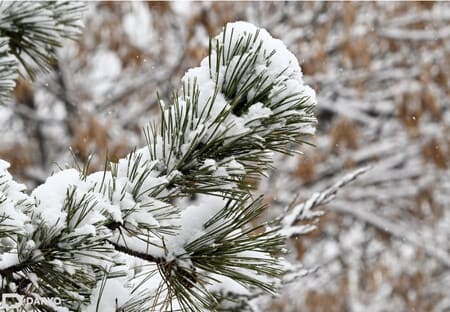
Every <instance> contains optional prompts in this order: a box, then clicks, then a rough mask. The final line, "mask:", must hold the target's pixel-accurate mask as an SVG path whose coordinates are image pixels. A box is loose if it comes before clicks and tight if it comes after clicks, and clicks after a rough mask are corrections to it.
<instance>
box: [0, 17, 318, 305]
mask: <svg viewBox="0 0 450 312" xmlns="http://www.w3.org/2000/svg"><path fill="white" fill-rule="evenodd" d="M315 102H316V99H315V94H314V91H313V90H312V89H311V88H309V87H308V86H306V85H304V84H303V81H302V74H301V70H300V67H299V64H298V61H297V59H296V58H295V56H294V55H293V54H292V53H290V52H289V51H288V50H287V48H286V47H285V46H284V44H283V43H282V42H281V41H280V40H277V39H274V38H272V37H271V36H270V34H269V33H267V32H266V31H265V30H263V29H258V28H257V27H255V26H253V25H251V24H248V23H244V22H237V23H232V24H228V25H227V26H225V27H224V29H223V31H222V33H221V34H219V35H218V36H217V37H215V38H214V39H212V40H211V41H210V49H209V55H208V56H207V57H206V58H205V59H204V60H203V61H202V62H201V65H200V66H199V67H196V68H193V69H191V70H189V71H188V72H187V73H186V74H185V76H184V77H183V79H182V84H181V88H180V90H179V91H178V92H176V93H174V95H173V97H172V99H171V101H170V102H168V103H167V104H166V103H165V102H163V101H160V107H161V122H160V123H159V124H151V125H149V127H148V128H147V129H146V131H145V134H146V137H147V140H148V144H147V146H145V147H143V148H141V149H137V150H135V151H134V152H132V153H130V154H129V155H128V156H127V157H126V158H125V159H120V160H119V161H118V162H116V163H108V162H107V163H106V164H105V170H104V171H101V172H96V173H93V174H89V175H88V174H86V172H88V170H87V168H83V169H82V170H75V169H67V170H62V171H60V172H58V173H56V174H54V175H53V176H51V177H49V178H48V179H47V181H46V182H45V183H44V184H42V185H40V186H39V187H37V188H36V189H35V190H33V191H32V192H31V194H30V195H27V193H26V191H25V190H24V188H23V187H22V186H20V185H18V184H17V183H15V182H14V181H13V180H12V178H11V176H10V175H9V173H8V172H7V167H8V166H7V164H6V163H5V162H2V163H1V168H0V170H1V176H2V179H3V180H4V181H3V183H1V187H2V188H1V189H0V191H1V196H2V197H1V198H2V200H1V205H0V216H2V218H1V219H0V235H1V238H0V248H1V249H0V250H1V251H2V254H1V258H0V274H1V277H2V284H1V285H0V287H1V289H2V292H8V291H9V292H11V291H12V292H17V293H19V294H25V295H27V296H35V297H39V296H41V297H49V296H56V297H59V298H61V299H62V300H63V303H64V308H65V309H68V310H75V311H77V310H83V311H86V310H96V309H97V310H100V311H111V310H113V309H118V310H124V311H147V310H178V309H181V310H192V311H204V310H207V311H213V310H218V309H219V308H220V307H221V306H222V305H224V304H226V303H224V301H227V300H229V299H230V298H227V297H226V294H227V293H230V292H233V293H237V294H239V293H241V294H243V295H247V294H248V293H249V289H252V288H257V289H262V290H265V291H268V292H274V291H275V290H276V286H277V285H278V283H277V281H279V280H280V279H281V278H282V276H283V272H284V269H283V266H282V262H283V260H282V258H280V257H281V256H282V254H283V250H284V247H283V246H284V236H283V235H281V233H280V228H281V225H280V223H279V222H273V223H270V224H260V225H255V219H256V217H257V216H258V215H259V214H260V213H261V212H262V211H263V209H264V208H265V206H264V205H263V203H262V199H261V197H259V198H256V199H255V198H254V197H253V196H252V195H251V193H250V189H251V183H250V182H249V181H251V180H254V179H258V178H260V177H261V175H262V174H264V172H265V170H266V169H268V168H270V166H271V162H272V157H271V155H272V153H273V152H282V153H286V154H290V153H292V152H293V150H292V149H293V148H295V147H296V144H298V143H303V142H304V140H305V139H306V138H307V137H308V136H310V135H312V134H313V132H314V128H315V123H316V120H315V117H314V115H313V108H314V105H315ZM278 221H279V220H278ZM34 308H36V309H42V310H45V307H34ZM52 308H54V309H62V307H55V306H54V307H52Z"/></svg>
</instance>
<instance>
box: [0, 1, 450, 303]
mask: <svg viewBox="0 0 450 312" xmlns="http://www.w3.org/2000/svg"><path fill="white" fill-rule="evenodd" d="M235 20H245V21H249V22H252V23H254V24H255V25H258V26H260V27H264V28H266V29H267V30H268V31H269V32H270V33H271V34H272V35H273V36H274V37H277V38H280V39H282V41H283V42H284V43H285V44H286V46H287V47H288V48H289V49H290V50H291V51H293V53H294V54H295V55H296V56H297V58H298V59H299V61H300V62H301V66H302V70H303V73H304V80H305V83H307V84H309V85H310V86H311V87H313V88H314V89H315V90H316V92H317V96H318V108H317V114H318V119H319V124H318V131H317V134H316V136H315V138H314V141H313V143H314V144H315V145H316V146H315V147H307V148H306V147H303V150H306V151H305V155H303V156H297V157H289V158H286V159H284V158H283V157H282V156H278V158H277V160H276V164H275V165H274V167H275V168H277V170H274V171H273V172H271V173H270V176H269V178H268V179H267V180H265V181H263V182H262V183H261V184H260V185H258V190H259V192H263V193H265V195H266V200H267V201H268V203H270V204H271V208H270V210H268V211H267V212H266V213H265V217H266V218H271V217H272V216H275V215H279V212H280V210H281V209H284V207H286V206H287V205H289V204H290V203H291V202H292V201H293V200H294V199H296V200H297V201H299V202H300V201H303V200H305V199H308V198H310V196H311V195H312V194H313V193H314V192H316V191H319V190H323V189H324V188H326V187H327V186H329V185H331V184H333V183H334V182H336V181H338V180H339V178H340V177H342V176H343V175H345V174H346V173H347V172H350V171H352V170H354V169H356V168H359V167H362V166H366V165H370V166H371V167H370V170H369V171H367V172H366V173H365V174H364V175H361V176H359V177H358V179H357V180H356V181H355V182H353V183H352V184H351V185H348V186H346V187H345V188H344V189H342V190H341V191H340V192H339V194H338V196H337V198H335V199H334V200H333V201H331V202H330V203H328V204H327V205H325V206H322V207H320V209H321V210H323V211H324V212H325V215H324V216H322V217H321V218H320V220H319V222H318V223H317V228H316V229H315V230H314V231H313V232H311V233H310V234H308V235H306V236H302V237H301V238H298V239H295V238H293V239H292V240H291V241H290V243H289V244H290V245H289V247H290V252H289V257H290V258H291V259H293V260H295V259H296V260H298V261H299V262H301V263H303V265H304V266H305V268H307V269H310V270H311V272H309V274H307V275H306V276H304V277H302V278H300V279H297V280H296V281H294V282H292V283H291V284H288V285H287V286H286V287H285V289H284V291H283V293H282V295H281V297H280V298H277V299H274V300H273V302H271V303H270V306H271V308H270V311H347V310H350V311H387V310H389V311H446V310H447V309H450V292H449V291H448V289H449V287H450V248H449V241H450V211H449V208H450V207H449V204H448V203H449V202H450V169H449V166H450V136H449V133H450V109H449V100H448V98H449V95H450V40H449V37H450V26H449V25H450V23H449V21H450V4H449V3H446V2H436V3H434V2H423V3H422V2H420V3H419V2H417V3H411V2H408V3H406V2H404V3H391V2H386V3H385V2H381V3H333V2H326V3H297V2H287V3H271V2H264V3H256V2H246V3H225V2H216V3H201V2H194V3H190V2H185V3H169V2H164V3H159V2H148V3H138V2H133V3H109V2H97V3H90V4H89V6H88V10H87V12H86V14H85V22H84V23H85V28H84V30H83V33H82V36H81V38H80V40H78V41H76V42H67V43H66V44H65V45H64V47H63V49H61V50H60V51H59V58H58V63H57V66H55V68H54V71H53V72H52V73H51V74H50V75H43V76H40V77H38V78H37V80H36V82H35V83H33V84H30V83H29V82H27V81H25V80H23V81H20V82H19V83H18V85H17V87H16V89H15V98H14V100H15V105H12V106H9V107H0V131H1V133H2V136H1V137H0V158H1V159H5V160H7V161H9V162H10V163H11V165H12V170H11V171H12V173H13V174H14V176H15V178H16V179H17V180H20V181H22V182H24V183H26V184H27V185H28V186H29V187H34V186H36V185H38V184H40V183H42V182H43V181H44V180H45V179H46V177H47V176H48V175H49V173H51V172H53V171H56V170H58V166H57V165H56V164H58V165H64V164H66V163H73V156H72V155H71V152H70V151H69V150H68V149H67V147H68V146H71V147H72V151H73V154H75V155H76V157H77V159H78V161H79V162H80V163H84V162H86V161H87V160H88V155H89V153H94V155H95V156H94V158H93V160H92V161H91V166H90V168H91V170H93V171H97V170H101V169H102V168H103V165H104V159H105V157H106V152H108V157H110V158H111V159H113V160H114V159H118V158H120V157H124V156H125V155H126V154H127V153H129V152H130V151H131V150H132V149H133V148H134V147H135V146H142V145H143V144H144V142H145V140H144V137H143V136H142V131H141V129H142V128H143V127H144V126H145V125H146V124H147V122H148V121H149V120H152V119H155V118H157V116H159V115H158V109H159V108H158V105H157V97H156V92H157V91H158V92H159V93H160V95H161V98H168V97H169V94H170V92H171V91H172V90H173V89H175V88H176V86H177V85H178V82H179V79H180V77H181V76H182V75H183V73H184V72H185V71H186V69H187V68H189V67H193V66H196V65H197V64H198V62H199V61H200V60H201V59H202V58H203V57H204V56H205V55H207V53H208V38H209V36H214V35H216V34H217V33H219V31H220V29H221V27H222V26H223V25H224V24H225V23H226V22H228V21H235Z"/></svg>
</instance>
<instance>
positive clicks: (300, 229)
mask: <svg viewBox="0 0 450 312" xmlns="http://www.w3.org/2000/svg"><path fill="white" fill-rule="evenodd" d="M369 169H370V167H362V168H359V169H357V170H355V171H353V172H351V173H349V174H347V175H345V176H344V177H342V178H341V179H340V180H339V181H337V182H336V183H335V184H333V185H332V186H330V187H328V188H326V189H325V190H323V191H321V192H317V193H314V194H313V195H312V196H311V197H310V198H309V199H308V200H307V201H305V202H303V203H301V204H298V205H296V206H295V207H293V208H292V209H291V210H290V212H288V213H287V214H286V215H285V216H284V217H283V219H282V221H281V223H282V225H283V230H282V231H281V232H282V233H283V235H285V236H287V237H291V236H294V235H301V234H305V233H308V232H310V231H312V230H314V229H315V226H314V225H312V224H308V225H295V224H296V222H298V221H305V220H311V219H314V218H317V217H320V216H321V215H322V214H323V212H322V211H312V209H313V208H316V207H317V206H320V205H325V204H327V203H329V202H330V201H331V200H332V199H333V198H334V197H335V196H336V194H337V192H338V191H339V190H340V189H341V188H342V187H344V186H345V185H347V184H349V183H350V182H352V181H354V180H356V179H357V178H358V177H359V176H360V175H362V174H363V173H365V172H367V171H368V170H369Z"/></svg>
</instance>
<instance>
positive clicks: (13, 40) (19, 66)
mask: <svg viewBox="0 0 450 312" xmlns="http://www.w3.org/2000/svg"><path fill="white" fill-rule="evenodd" d="M83 9H84V4H83V3H82V2H69V1H37V2H31V1H0V101H1V102H0V104H1V103H3V102H4V101H5V99H6V98H7V96H8V95H9V93H10V92H11V91H12V90H13V89H14V86H15V80H16V78H17V74H18V71H20V73H21V74H25V73H26V74H28V76H30V77H31V78H34V77H35V75H36V73H38V72H48V71H50V69H51V68H52V66H53V65H54V62H55V59H56V48H58V47H60V46H61V45H62V41H63V39H64V38H70V39H74V38H76V36H77V34H78V33H79V32H80V28H81V19H80V18H81V12H82V11H83Z"/></svg>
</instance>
